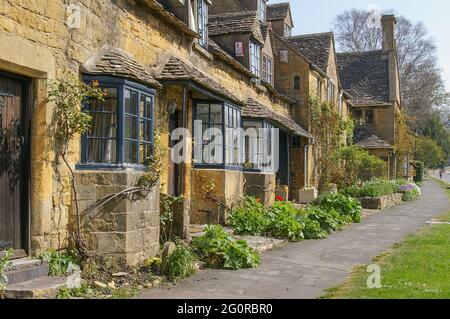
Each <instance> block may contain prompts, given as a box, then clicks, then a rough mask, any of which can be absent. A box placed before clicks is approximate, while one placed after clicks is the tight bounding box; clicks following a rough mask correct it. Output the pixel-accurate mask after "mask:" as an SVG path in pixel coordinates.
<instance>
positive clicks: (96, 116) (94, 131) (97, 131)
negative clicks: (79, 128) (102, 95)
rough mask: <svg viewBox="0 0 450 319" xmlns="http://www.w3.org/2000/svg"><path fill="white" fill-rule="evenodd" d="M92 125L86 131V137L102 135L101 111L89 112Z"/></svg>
mask: <svg viewBox="0 0 450 319" xmlns="http://www.w3.org/2000/svg"><path fill="white" fill-rule="evenodd" d="M90 115H91V117H92V125H91V127H90V129H89V132H88V137H101V135H102V119H103V116H102V114H101V113H91V114H90Z"/></svg>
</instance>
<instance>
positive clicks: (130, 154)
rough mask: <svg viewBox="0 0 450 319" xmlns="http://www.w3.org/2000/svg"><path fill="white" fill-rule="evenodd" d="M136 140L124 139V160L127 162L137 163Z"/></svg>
mask: <svg viewBox="0 0 450 319" xmlns="http://www.w3.org/2000/svg"><path fill="white" fill-rule="evenodd" d="M137 145H138V143H137V142H133V141H127V140H125V141H124V161H125V163H129V164H136V163H137Z"/></svg>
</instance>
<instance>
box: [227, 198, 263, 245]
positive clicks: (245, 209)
mask: <svg viewBox="0 0 450 319" xmlns="http://www.w3.org/2000/svg"><path fill="white" fill-rule="evenodd" d="M228 225H229V226H230V227H231V228H232V229H233V231H234V233H235V234H236V235H242V236H261V235H263V234H264V232H265V231H266V228H267V211H266V210H265V208H264V206H263V205H262V204H261V203H259V202H258V201H257V200H256V199H255V198H253V197H247V198H246V199H245V200H244V202H243V203H242V205H241V206H240V207H238V208H236V209H235V210H233V212H232V213H231V214H230V217H229V218H228Z"/></svg>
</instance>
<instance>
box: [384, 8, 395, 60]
mask: <svg viewBox="0 0 450 319" xmlns="http://www.w3.org/2000/svg"><path fill="white" fill-rule="evenodd" d="M381 25H382V29H383V52H384V53H388V52H391V51H393V50H396V49H397V18H396V17H395V16H394V15H384V16H383V17H382V18H381Z"/></svg>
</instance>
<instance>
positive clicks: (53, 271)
mask: <svg viewBox="0 0 450 319" xmlns="http://www.w3.org/2000/svg"><path fill="white" fill-rule="evenodd" d="M40 259H42V260H43V261H45V262H47V263H48V267H49V271H48V275H49V276H52V277H56V276H64V275H67V274H68V273H70V272H71V270H73V269H77V268H78V269H79V266H78V259H77V258H76V257H74V256H72V255H70V254H68V253H66V252H61V251H55V250H48V251H46V252H45V253H43V254H41V255H40Z"/></svg>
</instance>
